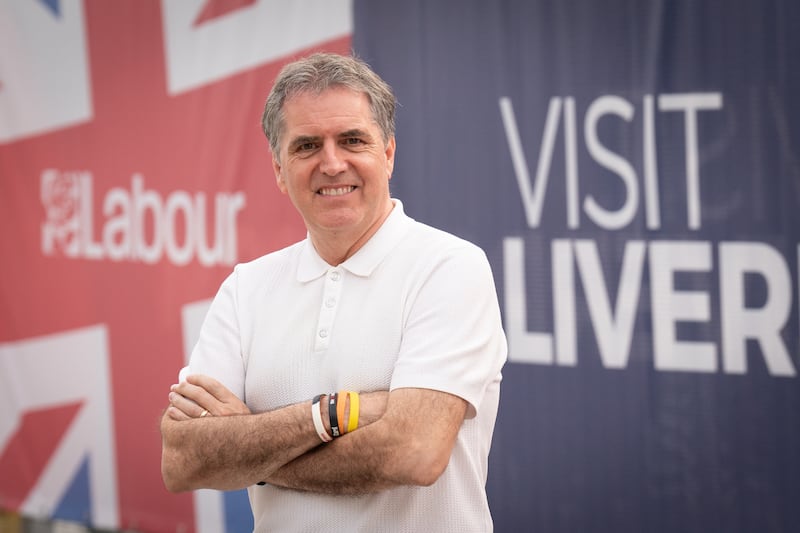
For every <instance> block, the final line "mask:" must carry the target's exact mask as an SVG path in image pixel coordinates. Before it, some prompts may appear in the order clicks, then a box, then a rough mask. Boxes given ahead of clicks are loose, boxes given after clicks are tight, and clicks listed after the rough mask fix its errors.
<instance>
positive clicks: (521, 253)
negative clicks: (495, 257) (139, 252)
mask: <svg viewBox="0 0 800 533" xmlns="http://www.w3.org/2000/svg"><path fill="white" fill-rule="evenodd" d="M503 278H504V280H505V283H504V292H503V294H504V297H505V305H504V311H505V313H504V314H505V329H506V336H507V337H508V359H509V361H512V362H517V363H533V364H545V365H549V364H552V363H553V336H552V335H550V334H548V333H531V332H529V331H528V318H527V317H528V312H527V309H526V306H527V298H526V294H527V293H526V292H525V245H524V243H523V241H522V239H521V238H519V237H506V238H505V239H503Z"/></svg>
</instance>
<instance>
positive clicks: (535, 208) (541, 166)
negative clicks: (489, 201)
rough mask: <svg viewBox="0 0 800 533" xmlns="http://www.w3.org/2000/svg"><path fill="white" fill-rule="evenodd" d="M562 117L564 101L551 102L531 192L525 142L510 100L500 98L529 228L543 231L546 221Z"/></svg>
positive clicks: (555, 100)
mask: <svg viewBox="0 0 800 533" xmlns="http://www.w3.org/2000/svg"><path fill="white" fill-rule="evenodd" d="M560 113H561V98H555V97H554V98H551V99H550V105H549V106H548V108H547V119H546V121H545V125H544V133H543V134H542V146H541V148H540V150H539V163H538V165H537V166H536V184H535V187H534V190H533V191H531V178H530V175H529V174H528V162H527V160H526V158H525V151H524V150H523V149H522V141H521V140H520V137H519V130H518V129H517V121H516V119H515V118H514V108H513V106H512V105H511V99H510V98H500V115H501V116H502V118H503V127H504V128H505V132H506V138H507V139H508V148H509V150H510V151H511V161H512V163H513V164H514V174H515V175H516V177H517V185H518V186H519V192H520V197H521V198H522V206H523V207H524V208H525V219H526V221H527V222H528V227H529V228H536V227H539V221H540V220H541V219H542V205H544V192H545V189H546V188H547V180H548V176H549V174H550V162H551V161H552V159H553V146H554V144H555V138H556V131H557V130H558V116H559V114H560Z"/></svg>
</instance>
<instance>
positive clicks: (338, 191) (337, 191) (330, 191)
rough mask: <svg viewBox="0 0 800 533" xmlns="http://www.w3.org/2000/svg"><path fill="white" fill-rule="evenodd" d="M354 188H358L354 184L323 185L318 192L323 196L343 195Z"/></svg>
mask: <svg viewBox="0 0 800 533" xmlns="http://www.w3.org/2000/svg"><path fill="white" fill-rule="evenodd" d="M354 190H356V188H355V187H354V186H353V185H348V186H347V187H323V188H322V189H320V190H319V191H317V194H321V195H322V196H342V195H344V194H347V193H349V192H353V191H354Z"/></svg>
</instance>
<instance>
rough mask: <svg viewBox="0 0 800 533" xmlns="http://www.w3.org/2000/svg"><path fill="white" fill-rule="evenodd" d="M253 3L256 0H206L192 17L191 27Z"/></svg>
mask: <svg viewBox="0 0 800 533" xmlns="http://www.w3.org/2000/svg"><path fill="white" fill-rule="evenodd" d="M255 3H256V0H206V5H205V6H203V10H202V11H200V14H199V15H197V18H196V19H194V22H193V23H192V27H194V28H196V27H198V26H200V25H201V24H203V23H205V22H208V21H211V20H214V19H215V18H219V17H223V16H225V15H227V14H228V13H231V12H233V11H236V10H237V9H241V8H243V7H248V6H251V5H253V4H255Z"/></svg>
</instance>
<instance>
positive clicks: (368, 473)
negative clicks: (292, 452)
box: [266, 423, 402, 495]
mask: <svg viewBox="0 0 800 533" xmlns="http://www.w3.org/2000/svg"><path fill="white" fill-rule="evenodd" d="M380 430H381V424H380V423H376V424H373V425H371V426H369V427H368V428H364V429H360V430H358V431H356V432H354V433H352V434H348V435H345V436H343V437H341V438H339V439H336V440H335V441H333V442H331V443H329V444H325V445H324V446H320V447H317V448H315V449H313V450H311V451H309V452H307V453H305V454H303V455H301V456H299V457H297V458H296V459H294V460H293V461H291V462H289V463H287V464H285V465H283V466H281V467H280V468H278V469H277V470H275V471H274V472H273V473H272V474H271V475H270V476H268V477H267V478H266V481H267V482H268V483H270V484H271V485H276V486H279V487H285V488H289V489H295V490H302V491H310V492H319V493H325V494H353V495H357V494H368V493H372V492H378V491H381V490H385V489H387V488H391V487H394V486H397V485H400V484H402V483H398V482H397V481H393V480H390V479H387V476H386V472H385V468H384V467H385V466H386V463H387V461H390V460H392V458H391V457H390V456H389V454H388V453H382V451H381V449H380V447H376V446H375V443H376V441H379V440H380V439H381V437H379V436H378V432H380Z"/></svg>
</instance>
